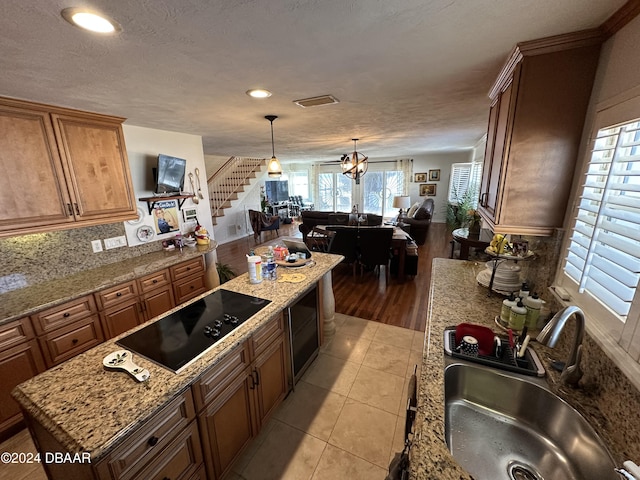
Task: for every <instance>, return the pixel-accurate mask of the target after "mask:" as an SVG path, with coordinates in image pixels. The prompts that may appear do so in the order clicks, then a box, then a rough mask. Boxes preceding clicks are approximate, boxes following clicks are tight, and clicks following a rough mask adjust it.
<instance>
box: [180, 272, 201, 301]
mask: <svg viewBox="0 0 640 480" xmlns="http://www.w3.org/2000/svg"><path fill="white" fill-rule="evenodd" d="M206 291H207V286H206V285H205V284H204V275H198V276H197V277H193V278H189V279H187V280H181V281H180V282H177V283H174V284H173V293H174V296H175V298H176V305H180V304H181V303H184V302H186V301H187V300H190V299H192V298H194V297H197V296H198V295H200V294H202V293H204V292H206Z"/></svg>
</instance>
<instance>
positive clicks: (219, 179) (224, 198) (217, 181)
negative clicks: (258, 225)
mask: <svg viewBox="0 0 640 480" xmlns="http://www.w3.org/2000/svg"><path fill="white" fill-rule="evenodd" d="M266 164H267V161H266V159H264V158H241V157H231V158H230V159H229V160H228V161H227V162H226V163H225V164H224V165H223V166H222V167H220V168H219V169H218V171H217V172H216V173H214V174H213V175H212V176H210V177H209V178H207V186H208V189H209V199H210V201H211V217H212V219H211V220H212V221H213V224H214V225H217V220H216V219H217V218H218V217H222V216H224V210H225V208H230V207H231V202H232V201H233V200H237V199H238V193H239V192H244V187H245V186H246V185H249V184H250V183H251V179H252V178H256V172H259V171H260V169H261V167H262V166H263V165H266Z"/></svg>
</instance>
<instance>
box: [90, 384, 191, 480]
mask: <svg viewBox="0 0 640 480" xmlns="http://www.w3.org/2000/svg"><path fill="white" fill-rule="evenodd" d="M194 418H195V409H194V405H193V396H192V394H191V390H189V389H188V390H186V391H185V392H184V393H183V394H182V395H180V396H179V397H178V398H176V399H174V400H173V401H171V403H169V405H167V406H166V407H164V408H163V409H162V410H161V411H160V412H158V413H157V414H155V415H154V416H153V418H152V419H151V420H149V421H148V422H146V423H145V424H144V425H143V426H142V427H140V428H139V429H138V430H136V432H135V433H133V434H132V435H130V436H129V437H128V438H127V439H126V440H125V441H124V442H122V444H120V445H119V446H118V447H117V448H116V449H115V450H114V451H113V452H111V453H110V454H109V455H108V456H107V457H106V458H105V459H103V460H101V461H100V462H99V463H98V465H97V467H96V471H97V475H98V477H99V478H100V479H102V480H107V479H118V480H124V479H130V478H145V479H149V478H154V476H153V475H152V474H150V473H149V472H150V471H154V470H155V465H156V463H157V461H158V459H159V458H160V457H163V455H162V453H164V454H168V455H167V456H168V458H166V459H165V461H163V462H161V463H163V464H165V465H166V464H171V463H172V460H175V459H176V455H177V456H178V460H180V459H183V460H184V459H185V458H188V459H191V460H195V462H194V466H196V467H197V466H198V465H200V464H201V463H202V451H201V448H200V442H199V438H198V437H196V438H197V452H196V451H195V449H193V448H192V446H191V445H190V444H189V442H190V441H193V440H195V438H194V437H193V436H192V433H193V432H192V429H189V426H190V425H193V426H194V427H195V429H196V433H197V424H196V423H195V422H192V421H193V420H194ZM183 430H185V431H186V435H184V436H181V435H179V432H181V431H183ZM187 439H190V440H189V441H185V440H187ZM174 443H176V445H173V444H174ZM184 448H187V450H186V451H187V452H188V451H190V450H194V453H193V454H192V455H186V456H184V455H178V454H180V453H184V452H185V451H184V450H183V449H184ZM163 451H164V452H163ZM191 463H192V462H191V461H186V462H184V461H182V462H180V461H178V470H180V471H182V470H189V469H190V466H191V465H190V464H191ZM148 465H151V466H149V467H147V466H148ZM174 470H175V469H174ZM194 470H195V468H194ZM141 472H142V474H141ZM144 475H147V476H146V477H145V476H144ZM167 477H168V478H171V479H174V478H180V476H179V475H175V476H170V475H167ZM182 478H188V477H187V476H183V477H182Z"/></svg>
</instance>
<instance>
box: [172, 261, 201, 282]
mask: <svg viewBox="0 0 640 480" xmlns="http://www.w3.org/2000/svg"><path fill="white" fill-rule="evenodd" d="M203 273H204V258H203V257H198V258H194V259H193V260H188V261H186V262H182V263H179V264H178V265H174V266H173V267H171V279H172V280H173V281H174V282H175V281H176V280H180V279H181V278H187V277H190V276H191V275H197V274H198V275H202V274H203Z"/></svg>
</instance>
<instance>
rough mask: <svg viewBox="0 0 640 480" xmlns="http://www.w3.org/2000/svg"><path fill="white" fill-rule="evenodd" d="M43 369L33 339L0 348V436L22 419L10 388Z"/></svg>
mask: <svg viewBox="0 0 640 480" xmlns="http://www.w3.org/2000/svg"><path fill="white" fill-rule="evenodd" d="M44 370H45V366H44V360H43V359H42V354H41V353H40V348H39V347H38V343H37V342H36V341H35V340H28V341H26V342H23V343H20V344H18V345H14V346H13V347H11V348H7V349H2V350H0V378H1V379H2V381H1V382H0V438H2V436H3V435H2V434H3V432H5V431H8V430H9V429H10V428H11V427H13V426H15V425H17V424H18V423H19V422H20V421H21V420H22V414H21V413H20V407H19V406H18V404H17V403H16V402H15V400H14V399H13V398H12V397H11V390H13V389H14V387H15V386H16V385H18V384H20V383H22V382H24V381H26V380H29V379H30V378H31V377H35V376H36V375H37V374H38V373H40V372H43V371H44Z"/></svg>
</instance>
